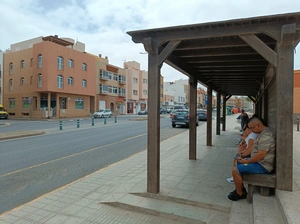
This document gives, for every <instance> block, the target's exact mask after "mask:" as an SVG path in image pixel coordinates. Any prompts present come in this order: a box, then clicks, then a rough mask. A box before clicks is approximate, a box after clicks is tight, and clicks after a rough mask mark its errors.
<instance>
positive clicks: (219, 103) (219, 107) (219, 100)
mask: <svg viewBox="0 0 300 224" xmlns="http://www.w3.org/2000/svg"><path fill="white" fill-rule="evenodd" d="M220 110H221V94H220V93H219V92H217V125H216V128H217V131H216V132H217V135H220V133H221V130H220V126H221V120H220V115H221V111H220ZM223 117H224V114H223Z"/></svg>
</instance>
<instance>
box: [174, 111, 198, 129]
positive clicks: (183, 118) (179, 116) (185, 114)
mask: <svg viewBox="0 0 300 224" xmlns="http://www.w3.org/2000/svg"><path fill="white" fill-rule="evenodd" d="M176 125H185V126H187V127H188V126H189V125H190V114H189V110H176V112H175V113H174V116H173V117H172V127H173V128H175V127H176ZM198 125H199V120H198V117H197V118H196V126H198Z"/></svg>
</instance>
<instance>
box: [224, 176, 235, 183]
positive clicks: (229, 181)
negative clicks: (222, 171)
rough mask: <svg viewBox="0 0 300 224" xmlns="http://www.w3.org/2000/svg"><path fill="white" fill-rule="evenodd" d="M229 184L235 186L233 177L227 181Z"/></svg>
mask: <svg viewBox="0 0 300 224" xmlns="http://www.w3.org/2000/svg"><path fill="white" fill-rule="evenodd" d="M226 180H227V182H228V183H230V184H234V180H233V177H229V178H227V179H226Z"/></svg>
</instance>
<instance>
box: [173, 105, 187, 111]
mask: <svg viewBox="0 0 300 224" xmlns="http://www.w3.org/2000/svg"><path fill="white" fill-rule="evenodd" d="M173 109H174V110H180V109H181V110H184V109H187V108H186V107H185V106H184V105H177V106H174V107H173Z"/></svg>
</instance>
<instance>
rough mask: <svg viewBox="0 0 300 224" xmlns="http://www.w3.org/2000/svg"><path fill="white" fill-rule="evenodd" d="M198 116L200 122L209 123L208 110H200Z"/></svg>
mask: <svg viewBox="0 0 300 224" xmlns="http://www.w3.org/2000/svg"><path fill="white" fill-rule="evenodd" d="M197 116H198V120H199V121H207V110H204V109H198V110H197Z"/></svg>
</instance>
